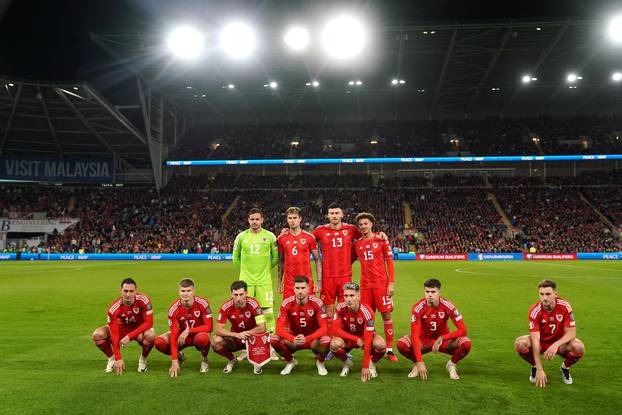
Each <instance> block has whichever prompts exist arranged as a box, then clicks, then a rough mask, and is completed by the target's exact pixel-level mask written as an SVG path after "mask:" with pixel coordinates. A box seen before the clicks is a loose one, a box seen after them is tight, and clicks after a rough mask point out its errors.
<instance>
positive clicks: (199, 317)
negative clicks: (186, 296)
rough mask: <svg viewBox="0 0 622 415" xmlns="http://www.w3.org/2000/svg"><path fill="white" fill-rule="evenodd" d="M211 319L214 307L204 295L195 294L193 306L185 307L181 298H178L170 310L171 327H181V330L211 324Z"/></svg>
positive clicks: (169, 323)
mask: <svg viewBox="0 0 622 415" xmlns="http://www.w3.org/2000/svg"><path fill="white" fill-rule="evenodd" d="M211 320H212V309H211V308H210V306H209V303H208V302H207V300H206V299H205V298H203V297H196V296H195V297H194V304H192V307H191V308H186V307H184V306H183V304H182V302H181V299H177V300H175V301H173V303H172V304H171V307H170V308H169V310H168V325H169V327H171V328H179V329H180V330H181V331H183V330H185V329H186V328H189V329H193V328H195V327H199V326H203V325H206V324H210V323H211Z"/></svg>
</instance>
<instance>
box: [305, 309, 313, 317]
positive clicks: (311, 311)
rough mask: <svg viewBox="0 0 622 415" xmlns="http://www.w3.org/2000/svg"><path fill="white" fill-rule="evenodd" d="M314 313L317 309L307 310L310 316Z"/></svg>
mask: <svg viewBox="0 0 622 415" xmlns="http://www.w3.org/2000/svg"><path fill="white" fill-rule="evenodd" d="M313 313H315V310H307V314H309V317H313Z"/></svg>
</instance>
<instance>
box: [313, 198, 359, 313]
mask: <svg viewBox="0 0 622 415" xmlns="http://www.w3.org/2000/svg"><path fill="white" fill-rule="evenodd" d="M327 216H328V222H329V223H328V224H326V225H321V226H318V227H317V228H315V230H314V231H313V236H315V239H316V240H317V241H318V242H319V244H320V247H321V248H322V291H321V292H320V298H321V300H322V302H323V303H324V305H326V312H327V314H328V317H329V319H330V318H332V316H333V314H334V312H335V300H337V302H338V303H342V302H343V286H344V284H345V283H347V282H350V281H352V257H351V252H352V242H353V241H354V240H355V239H357V238H360V236H361V235H360V233H359V231H358V229H357V227H356V226H353V225H349V224H347V223H343V222H342V220H343V210H342V209H341V206H340V205H339V204H337V203H331V204H330V205H328V214H327ZM329 321H330V320H329Z"/></svg>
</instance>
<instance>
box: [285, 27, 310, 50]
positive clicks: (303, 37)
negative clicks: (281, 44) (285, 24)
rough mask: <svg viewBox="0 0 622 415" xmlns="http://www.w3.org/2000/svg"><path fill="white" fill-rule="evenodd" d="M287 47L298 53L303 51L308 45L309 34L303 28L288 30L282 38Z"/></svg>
mask: <svg viewBox="0 0 622 415" xmlns="http://www.w3.org/2000/svg"><path fill="white" fill-rule="evenodd" d="M283 40H284V41H285V44H286V45H287V47H289V48H290V49H291V50H293V51H296V52H299V51H302V50H305V49H306V48H307V46H308V45H309V32H307V30H306V29H305V28H304V27H300V26H295V27H292V28H290V29H289V30H288V31H287V33H285V37H284V38H283Z"/></svg>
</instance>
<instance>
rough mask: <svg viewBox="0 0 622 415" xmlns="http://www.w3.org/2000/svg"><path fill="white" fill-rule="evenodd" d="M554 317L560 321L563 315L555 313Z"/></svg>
mask: <svg viewBox="0 0 622 415" xmlns="http://www.w3.org/2000/svg"><path fill="white" fill-rule="evenodd" d="M555 318H556V319H557V321H559V322H560V323H561V321H562V320H563V319H564V316H562V315H561V314H555Z"/></svg>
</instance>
